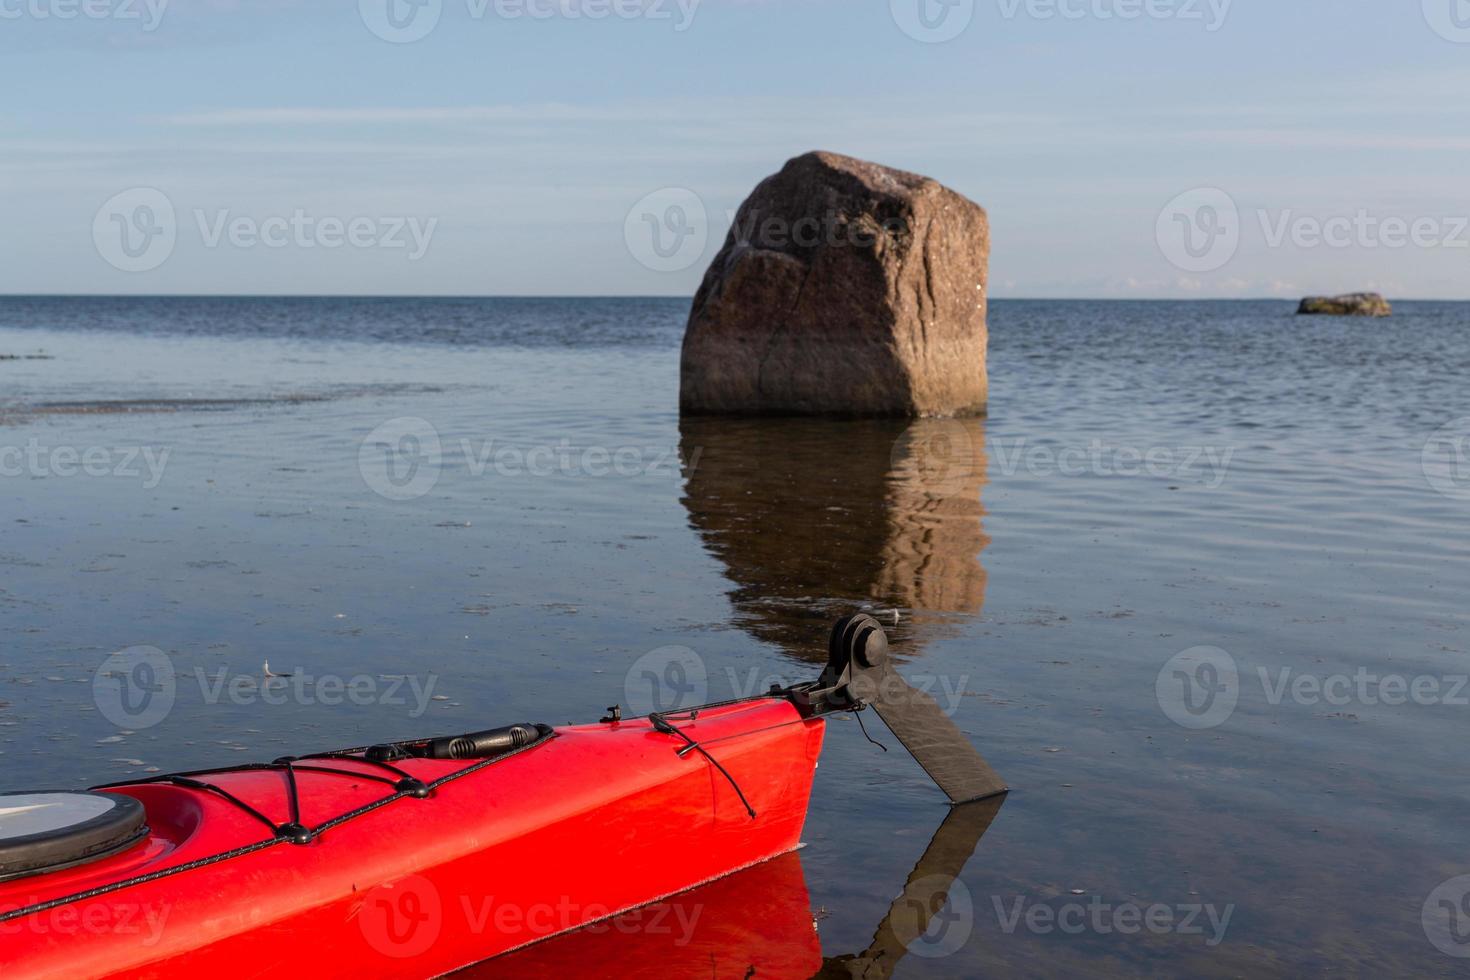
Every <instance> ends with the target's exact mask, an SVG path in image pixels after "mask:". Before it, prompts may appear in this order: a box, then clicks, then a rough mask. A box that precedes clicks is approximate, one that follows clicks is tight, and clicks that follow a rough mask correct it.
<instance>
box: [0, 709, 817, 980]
mask: <svg viewBox="0 0 1470 980" xmlns="http://www.w3.org/2000/svg"><path fill="white" fill-rule="evenodd" d="M675 724H677V726H678V728H679V730H680V731H681V732H682V733H684V735H687V736H688V738H690V739H693V740H695V741H697V742H698V743H699V744H700V745H701V746H703V748H704V749H705V750H706V751H708V752H709V753H710V756H712V757H713V759H714V760H716V761H718V763H719V764H720V765H721V766H723V767H724V769H725V770H726V771H727V772H728V774H729V779H727V778H726V776H725V775H724V774H722V773H721V772H720V771H719V770H718V769H717V768H716V766H715V765H714V764H713V763H712V762H711V761H710V760H708V759H706V758H705V757H704V756H702V755H701V754H700V753H698V752H686V753H684V754H679V753H678V752H677V751H676V750H677V749H679V748H681V747H683V746H685V745H686V744H687V743H686V741H685V739H684V738H683V737H682V736H676V735H674V734H670V733H669V732H667V731H659V730H657V729H656V728H655V727H654V725H653V724H652V723H651V722H650V721H649V720H647V719H634V720H630V721H627V722H616V723H609V724H601V725H589V726H579V727H569V728H562V729H558V730H556V731H555V733H554V735H553V736H552V737H550V738H548V739H547V740H545V741H543V742H541V743H538V744H536V745H533V746H530V747H528V748H526V749H523V750H520V751H517V752H515V753H512V754H510V755H509V756H507V757H504V758H501V759H497V760H494V761H493V762H490V763H479V764H468V763H464V762H441V761H429V760H408V761H404V762H402V763H399V765H400V766H401V768H403V769H404V770H405V771H407V772H409V773H410V774H411V775H413V776H414V777H416V778H418V779H420V780H422V781H423V782H424V783H429V784H434V789H433V790H432V792H431V793H429V794H428V796H427V797H426V798H423V799H416V798H413V797H411V796H401V795H395V794H392V793H391V787H385V786H384V785H382V783H381V781H377V782H374V781H373V778H372V775H373V773H374V772H377V774H378V775H379V776H381V772H380V771H377V770H374V769H373V767H372V766H370V765H368V764H366V763H363V762H359V761H354V759H353V758H351V757H349V758H344V759H334V760H333V761H332V763H331V768H333V769H335V770H338V771H337V772H335V773H333V774H329V773H325V772H311V771H297V772H296V773H295V779H296V781H297V786H298V796H299V807H300V812H299V814H298V815H299V817H300V820H299V822H300V823H301V824H303V825H304V826H306V827H307V828H311V829H313V830H316V831H317V832H316V833H315V834H314V835H313V836H312V838H311V840H310V841H309V843H305V844H300V845H298V844H295V843H292V842H290V841H289V840H276V839H274V835H272V834H271V832H270V828H268V827H267V826H265V825H264V823H262V821H261V820H260V819H258V818H256V817H253V816H252V815H250V814H249V813H246V812H245V811H243V810H242V809H240V808H239V807H237V806H235V805H234V804H232V803H231V802H230V801H228V800H226V799H224V798H223V797H222V796H220V795H218V794H216V793H212V792H206V791H201V790H199V789H194V788H189V787H187V786H179V785H174V784H169V783H152V784H138V785H134V786H124V787H117V788H114V789H112V790H111V792H116V793H121V794H124V795H128V796H132V797H134V798H136V799H138V800H140V801H141V802H142V803H143V804H144V806H145V808H146V809H147V812H148V822H149V827H150V834H149V836H148V839H147V840H146V841H144V842H143V843H141V844H139V845H138V846H136V847H135V848H133V849H131V850H130V851H128V852H127V853H124V854H119V855H116V856H113V857H110V858H107V859H105V860H102V861H98V862H96V863H93V864H89V865H87V866H85V867H82V868H75V869H70V870H67V871H62V872H56V873H54V874H48V875H41V876H37V877H33V878H29V879H22V880H18V881H12V882H8V883H4V884H0V917H3V916H4V915H6V914H7V913H9V914H10V915H11V916H12V917H11V918H10V919H9V920H8V921H0V947H3V949H4V955H3V961H4V964H5V969H4V975H5V977H6V978H7V980H22V978H24V980H30V978H32V977H37V978H39V977H54V976H67V977H77V978H80V977H140V978H144V977H146V978H158V980H164V978H172V977H184V976H188V977H197V976H200V975H208V974H209V973H210V972H214V973H216V974H218V975H224V976H230V977H257V978H272V977H286V976H292V977H295V976H300V975H303V974H305V975H310V974H312V973H317V974H321V975H329V976H333V975H343V974H347V973H351V974H352V975H354V976H360V977H390V976H391V977H403V976H420V977H432V976H438V975H442V974H444V973H448V972H451V971H453V970H456V969H458V968H461V967H464V966H467V965H469V964H474V963H479V962H481V961H484V960H487V959H489V958H491V957H495V956H498V955H501V954H503V953H506V952H508V951H511V950H515V949H518V948H520V947H523V946H527V945H529V944H532V943H535V942H538V941H540V940H542V939H546V938H549V937H551V936H555V935H559V934H562V933H565V932H569V931H572V930H575V929H578V928H581V927H583V926H586V925H588V924H589V923H595V922H600V921H602V920H605V919H608V918H610V917H612V916H615V915H617V914H619V913H622V912H625V911H627V910H630V909H635V908H639V907H641V906H645V905H648V904H649V903H652V902H656V901H658V900H660V899H664V898H667V897H669V896H672V895H675V894H678V893H680V892H683V891H686V890H688V889H690V888H694V887H696V886H698V885H700V884H703V883H705V882H709V881H712V880H715V879H718V878H721V877H722V876H724V875H728V874H730V873H732V872H734V871H736V870H740V869H742V868H745V867H749V866H751V865H755V864H758V863H761V862H763V861H767V860H769V859H771V858H773V857H776V856H778V855H781V854H785V853H787V852H789V851H792V850H793V849H795V848H796V847H797V846H798V844H799V841H800V834H801V830H802V826H803V823H804V822H805V818H806V811H807V804H808V802H809V798H810V793H811V783H812V774H813V771H814V769H815V768H816V763H817V759H818V756H819V755H820V752H821V747H822V737H823V723H822V721H821V720H820V718H809V717H803V716H802V714H801V713H800V712H799V711H798V710H797V708H796V707H794V706H793V705H792V704H791V703H790V702H789V701H786V700H784V699H775V698H773V699H758V700H753V701H748V702H741V703H738V704H734V705H726V706H722V707H715V708H709V709H705V710H703V711H701V712H700V713H699V714H698V716H697V717H696V718H695V719H692V720H691V719H688V718H687V717H686V718H682V719H675ZM305 768H306V763H305V762H303V763H302V769H305ZM344 771H345V774H344ZM354 775H355V776H356V778H354ZM198 778H200V779H204V778H205V777H202V776H201V777H198ZM284 780H285V777H284V775H283V773H282V772H280V771H279V770H254V771H237V772H223V773H217V774H211V775H210V776H209V777H208V782H209V783H211V784H214V785H217V786H218V787H220V788H222V789H224V790H226V791H228V792H229V793H230V794H232V795H234V796H235V797H237V798H238V799H242V800H246V801H247V802H249V803H251V805H252V806H254V807H255V808H256V809H257V810H259V811H260V813H261V814H263V815H264V816H265V817H267V818H269V820H270V821H271V822H272V823H278V824H284V823H286V822H288V821H289V820H290V818H291V817H292V813H291V810H290V806H289V799H288V796H287V793H286V792H285V791H284V788H283V784H284ZM436 781H442V782H437V783H436ZM736 786H738V787H739V791H740V792H739V793H737V791H736V789H735V787H736ZM740 793H743V795H744V797H745V801H747V802H748V803H749V805H750V808H751V809H753V810H754V811H755V816H754V817H752V816H751V815H750V813H749V812H748V811H747V808H746V805H745V802H742V800H741V798H740ZM388 796H391V797H392V798H391V799H387V800H386V802H385V798H386V797H388ZM323 828H325V829H323ZM220 855H229V856H227V857H223V858H221V857H220ZM120 882H127V884H126V885H125V886H124V887H118V884H119V883H120ZM98 889H112V890H107V891H103V892H102V893H100V894H89V892H92V891H94V890H98ZM78 896H81V897H78ZM25 909H31V910H33V911H29V912H22V913H21V914H20V915H19V916H18V917H16V914H15V913H16V911H17V910H25Z"/></svg>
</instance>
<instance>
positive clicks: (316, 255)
mask: <svg viewBox="0 0 1470 980" xmlns="http://www.w3.org/2000/svg"><path fill="white" fill-rule="evenodd" d="M389 2H390V0H254V2H252V0H167V2H166V0H0V83H3V86H4V91H5V92H6V93H7V95H6V98H5V100H4V102H3V103H0V202H3V205H4V214H5V217H6V220H5V221H3V222H0V249H3V252H0V255H3V258H4V262H3V265H0V292H9V293H20V292H55V293H72V292H78V293H123V292H137V293H372V294H460V295H475V294H487V295H494V294H542V295H553V294H554V295H562V294H568V295H575V294H600V295H605V294H670V295H687V294H689V293H691V292H692V291H693V289H694V288H695V286H696V285H697V283H698V280H699V278H700V276H701V275H702V273H703V270H704V268H705V266H706V265H707V263H708V261H709V259H710V258H711V257H712V256H713V255H714V252H715V251H716V250H717V249H718V246H719V240H720V239H721V238H722V237H723V235H724V233H725V231H726V230H727V229H728V227H729V219H728V214H729V212H730V211H732V210H733V209H734V208H735V207H736V206H737V205H738V204H739V202H740V200H741V199H742V198H743V197H744V196H745V194H746V193H747V192H748V191H749V190H750V188H751V187H753V186H754V184H755V183H756V182H757V181H759V180H760V179H761V178H762V177H764V176H766V175H767V174H769V173H772V172H773V171H775V170H776V169H778V168H779V167H780V165H781V164H782V162H784V161H785V160H786V159H787V158H789V157H791V156H793V155H795V154H798V153H801V152H804V151H806V150H809V149H816V148H821V149H829V150H834V151H838V152H843V153H849V154H853V155H857V156H862V157H866V158H869V159H873V160H876V161H879V162H882V163H887V164H890V165H893V166H898V167H903V168H905V169H910V170H916V171H919V172H921V173H925V174H928V175H930V176H933V177H935V178H937V179H939V180H941V181H943V182H944V183H946V184H948V185H949V186H951V187H953V188H955V189H956V190H958V191H960V192H961V193H964V194H966V195H968V196H969V197H971V198H973V199H974V200H976V201H978V202H979V203H981V204H982V205H984V206H985V207H986V208H987V210H988V211H989V212H990V215H991V222H992V235H993V255H992V267H991V276H992V279H991V281H992V290H991V292H992V295H994V296H997V297H1005V296H1059V297H1092V296H1096V297H1113V296H1116V297H1189V296H1199V297H1210V296H1223V297H1230V296H1274V295H1279V296H1290V297H1297V296H1300V295H1302V294H1305V293H1315V292H1340V291H1347V290H1353V289H1360V288H1377V289H1381V290H1383V291H1385V292H1388V293H1390V294H1392V295H1393V296H1396V297H1400V298H1410V297H1425V298H1458V299H1462V298H1470V230H1467V226H1470V182H1467V180H1466V177H1465V174H1466V165H1465V161H1466V160H1467V155H1470V125H1467V123H1470V99H1467V95H1470V0H1397V2H1393V3H1385V2H1383V0H1374V2H1370V0H1291V2H1281V0H951V2H952V3H953V4H954V6H953V7H952V8H944V7H942V6H941V5H940V4H941V0H862V2H856V0H744V2H741V0H484V2H482V0H420V2H422V3H424V4H427V6H425V7H424V8H423V9H420V10H417V11H415V10H414V9H413V8H412V7H411V6H410V3H409V0H391V3H393V4H394V5H395V10H396V11H397V13H398V15H399V16H398V19H397V21H396V23H399V24H403V25H407V26H406V27H404V28H403V32H404V33H402V34H399V35H397V38H398V40H399V41H402V40H403V38H404V37H405V35H407V34H413V33H415V32H423V31H425V30H427V33H426V34H425V36H423V37H422V38H420V39H418V40H413V41H410V42H406V43H395V42H394V41H390V40H385V39H383V38H382V37H380V36H378V35H377V34H375V33H374V31H373V29H372V26H376V27H377V28H378V30H379V32H380V33H386V34H389V35H393V30H392V29H389V28H388V26H387V25H388V23H389V22H388V21H387V20H386V19H385V17H386V11H387V5H388V3H389ZM615 2H616V3H617V4H618V5H619V9H621V10H622V12H623V13H626V14H636V13H637V12H638V11H637V9H636V7H637V4H638V3H639V2H641V3H643V4H644V5H646V6H649V7H650V8H651V9H647V10H645V11H644V12H643V13H642V14H640V15H638V16H627V17H620V16H607V17H602V18H596V17H593V16H590V14H595V13H596V12H598V11H599V10H607V9H610V8H611V7H612V5H613V4H614V3H615ZM921 3H923V4H924V5H925V7H924V12H925V13H926V14H927V16H926V18H925V19H920V18H919V16H918V15H919V14H920V12H921V11H920V9H919V4H921ZM583 4H587V6H585V7H584V6H583ZM85 5H90V6H87V7H86V11H87V12H84V11H83V10H82V9H81V8H83V7H84V6H85ZM599 5H601V6H600V7H599ZM527 7H529V8H532V9H534V10H535V11H536V12H537V13H538V14H545V15H548V16H537V17H531V16H528V15H527V14H526V13H525V12H524V11H526V9H527ZM516 12H522V15H521V16H507V15H508V14H513V13H516ZM569 12H570V13H573V14H575V13H580V14H581V16H569V15H568V13H569ZM68 13H72V14H75V15H76V16H74V17H71V18H69V19H68V18H66V17H65V16H64V15H66V14H68ZM134 14H136V15H137V16H136V17H131V16H130V15H134ZM43 15H44V16H43ZM416 18H417V19H416ZM435 18H437V19H435ZM926 24H927V25H930V26H928V27H926V26H925V25H926ZM370 25H372V26H370ZM429 27H432V29H431V30H430V29H428V28H429ZM948 34H954V36H953V37H952V38H950V39H948V40H943V41H942V42H938V41H936V38H938V37H941V36H947V35H948ZM674 207H677V208H679V209H680V210H679V211H678V212H677V213H675V212H672V211H671V210H670V209H671V208H674ZM169 212H171V213H169ZM645 214H647V215H652V216H653V217H652V220H653V222H654V225H659V224H662V225H663V226H664V227H665V228H674V226H675V225H678V227H679V228H683V229H684V230H685V231H690V230H693V231H697V232H698V233H697V234H694V235H692V236H686V237H685V238H684V239H682V240H680V248H679V250H677V252H676V253H675V254H673V255H664V256H659V255H658V254H657V253H656V252H653V251H651V250H650V247H649V246H650V243H649V241H647V240H644V241H640V240H639V236H640V235H644V236H648V235H651V234H653V226H651V225H648V224H647V222H646V221H645V220H644V218H643V216H644V215H645ZM675 218H677V219H679V220H677V221H674V220H672V219H675ZM696 226H697V227H696ZM165 229H166V231H167V234H164V231H165ZM676 230H677V229H676ZM123 236H129V237H127V238H126V239H125V238H124V237H123ZM125 241H126V242H130V243H131V246H130V248H131V250H132V251H131V252H126V251H125V252H119V251H118V248H119V244H120V243H123V242H125ZM267 242H268V244H267ZM134 253H136V254H134Z"/></svg>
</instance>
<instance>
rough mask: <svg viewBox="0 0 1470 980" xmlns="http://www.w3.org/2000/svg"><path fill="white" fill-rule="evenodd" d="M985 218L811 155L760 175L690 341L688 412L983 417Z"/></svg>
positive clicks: (702, 295) (957, 203)
mask: <svg viewBox="0 0 1470 980" xmlns="http://www.w3.org/2000/svg"><path fill="white" fill-rule="evenodd" d="M989 258H990V222H989V219H988V218H987V217H986V214H985V211H984V210H983V209H982V208H981V207H980V206H979V205H978V204H975V203H974V202H972V201H970V200H968V199H966V198H964V197H962V196H960V195H959V194H957V193H955V192H954V191H951V190H949V189H948V188H946V187H944V186H942V185H941V184H939V183H937V182H936V181H934V180H931V179H929V178H927V177H921V176H919V175H918V174H912V173H906V172H905V171H902V170H892V169H890V168H888V167H882V166H879V165H877V164H874V163H867V162H864V161H862V160H855V159H853V158H851V157H844V156H838V155H837V154H834V153H808V154H806V155H805V156H801V157H797V158H796V159H794V160H791V161H790V162H788V163H787V164H786V166H785V167H784V168H783V169H782V170H781V172H780V173H778V174H776V175H775V176H773V177H769V178H767V179H766V180H764V181H762V182H761V184H760V185H759V186H758V187H757V188H756V189H755V191H754V192H753V193H752V194H751V195H750V197H749V198H748V199H747V200H746V201H745V203H744V204H743V205H741V207H740V211H739V212H738V214H737V215H736V217H735V223H734V227H733V228H732V229H731V231H730V234H729V236H728V237H727V239H726V241H725V245H724V247H723V248H722V249H721V250H720V253H719V255H717V256H716V257H715V259H714V262H713V263H712V264H711V265H710V268H709V271H708V272H707V273H706V274H705V278H704V283H703V285H702V286H700V288H699V292H698V293H697V294H696V295H695V298H694V308H693V310H692V312H691V313H690V317H689V327H688V330H687V332H686V333H685V336H684V353H683V363H682V368H681V376H682V384H681V391H680V398H679V400H680V406H681V408H682V410H683V411H684V413H685V414H689V415H722V414H723V415H836V416H905V417H906V416H931V417H932V416H951V415H983V414H984V413H985V404H986V397H987V387H988V379H987V376H986V370H985V351H986V326H985V313H986V300H985V288H986V272H987V266H988V263H989Z"/></svg>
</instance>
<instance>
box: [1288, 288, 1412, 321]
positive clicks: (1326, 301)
mask: <svg viewBox="0 0 1470 980" xmlns="http://www.w3.org/2000/svg"><path fill="white" fill-rule="evenodd" d="M1296 312H1297V315H1298V316H1306V315H1309V314H1316V315H1323V316H1391V315H1392V314H1393V307H1391V306H1390V305H1389V303H1388V300H1386V299H1384V298H1383V297H1382V296H1380V295H1378V294H1377V293H1349V294H1348V295H1346V296H1308V297H1307V298H1306V299H1304V300H1302V305H1301V306H1300V307H1298V308H1297V311H1296Z"/></svg>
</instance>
